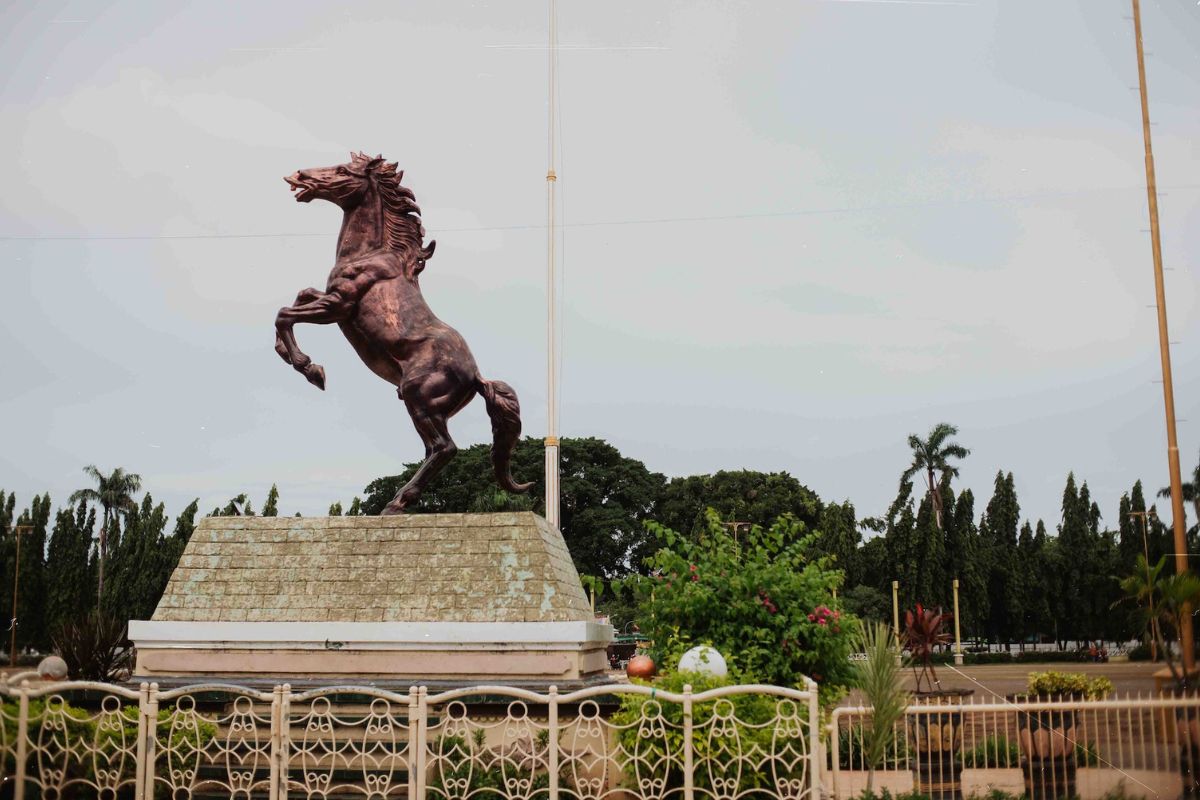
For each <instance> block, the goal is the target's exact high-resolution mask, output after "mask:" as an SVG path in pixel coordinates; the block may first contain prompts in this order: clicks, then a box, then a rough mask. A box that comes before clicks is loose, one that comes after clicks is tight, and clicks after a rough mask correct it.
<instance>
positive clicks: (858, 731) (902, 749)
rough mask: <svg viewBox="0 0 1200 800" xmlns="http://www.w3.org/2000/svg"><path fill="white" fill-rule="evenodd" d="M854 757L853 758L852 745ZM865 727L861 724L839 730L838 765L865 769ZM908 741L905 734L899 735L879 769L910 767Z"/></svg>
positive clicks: (844, 767) (846, 767)
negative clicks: (860, 725)
mask: <svg viewBox="0 0 1200 800" xmlns="http://www.w3.org/2000/svg"><path fill="white" fill-rule="evenodd" d="M852 746H853V753H854V757H853V759H851V747H852ZM864 752H865V749H864V747H863V729H862V728H861V727H859V726H854V727H852V728H842V729H841V730H840V731H838V766H840V767H841V768H842V769H857V770H863V769H866V768H867V766H868V765H867V763H866V760H865V758H864V757H863V753H864ZM908 768H909V762H908V741H907V740H906V739H905V738H904V736H903V735H901V736H897V737H896V739H895V740H894V741H893V742H892V747H889V748H888V751H887V755H886V756H885V757H884V760H883V762H882V763H881V764H880V765H879V767H878V769H908Z"/></svg>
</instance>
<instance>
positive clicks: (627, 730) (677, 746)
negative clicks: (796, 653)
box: [612, 672, 808, 797]
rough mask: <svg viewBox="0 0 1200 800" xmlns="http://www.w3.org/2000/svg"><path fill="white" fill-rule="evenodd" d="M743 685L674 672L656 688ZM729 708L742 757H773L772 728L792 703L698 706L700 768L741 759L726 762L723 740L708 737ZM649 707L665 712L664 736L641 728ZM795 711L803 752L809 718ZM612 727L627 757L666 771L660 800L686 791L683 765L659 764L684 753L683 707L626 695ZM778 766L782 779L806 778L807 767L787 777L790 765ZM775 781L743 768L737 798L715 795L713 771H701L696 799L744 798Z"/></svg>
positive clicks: (756, 699)
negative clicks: (722, 708) (717, 716)
mask: <svg viewBox="0 0 1200 800" xmlns="http://www.w3.org/2000/svg"><path fill="white" fill-rule="evenodd" d="M740 682H742V681H740V680H739V679H738V677H736V676H735V677H725V678H717V677H714V676H711V675H704V674H701V673H697V672H675V673H673V674H671V675H667V676H665V677H663V678H661V679H659V680H658V681H657V682H655V684H654V686H655V688H657V689H659V690H660V691H667V692H674V693H682V692H683V687H684V685H685V684H691V686H692V690H693V691H694V692H696V693H700V692H705V691H708V690H709V689H715V688H717V687H719V686H730V685H734V684H736V683H740ZM725 702H729V703H732V705H733V713H734V716H735V717H736V718H737V725H738V732H739V734H740V736H739V739H740V743H741V749H742V752H743V753H745V752H747V751H750V750H751V749H753V748H755V747H757V748H758V749H759V750H760V751H761V752H762V753H769V752H771V746H772V742H773V740H774V739H775V736H776V734H777V733H778V731H777V728H778V727H779V726H777V725H771V724H768V723H771V722H772V721H774V720H775V719H776V715H777V713H778V704H779V703H781V702H784V703H786V702H790V701H788V700H786V699H784V698H780V697H775V696H772V695H765V694H739V695H733V696H731V697H723V698H720V699H718V700H716V701H708V702H704V703H694V704H693V705H692V725H693V734H692V736H693V739H692V746H693V751H694V753H695V763H696V764H701V763H707V764H710V765H717V766H718V767H719V766H720V765H723V764H726V763H728V764H731V765H732V764H733V762H734V761H735V760H736V756H733V755H731V754H729V756H728V758H727V757H726V755H727V753H726V751H724V750H723V749H722V744H721V739H720V738H719V737H710V736H709V733H710V731H711V730H712V726H711V724H710V723H711V722H712V719H713V711H714V708H715V706H716V705H717V703H725ZM648 704H656V705H657V706H658V707H659V708H660V709H661V714H662V719H663V721H664V723H665V724H664V725H663V726H662V728H661V729H658V730H661V731H662V735H656V726H641V725H640V724H639V723H640V722H641V721H642V720H643V719H644V718H645V717H644V714H643V709H644V708H645V707H646V706H647V705H648ZM796 705H797V711H798V712H799V719H800V721H801V729H800V731H799V737H800V738H801V739H804V743H803V744H801V745H798V746H800V747H804V746H806V745H807V739H805V737H806V736H807V733H806V731H807V729H808V727H807V719H805V718H806V717H807V716H808V714H807V711H806V708H805V707H804V704H803V703H796ZM612 724H613V725H615V726H618V731H619V732H618V737H619V739H620V742H621V745H622V746H623V747H624V748H625V750H626V751H628V752H629V753H633V754H636V755H638V756H640V757H642V758H644V761H643V763H645V764H656V763H659V764H661V765H662V767H661V768H662V769H665V770H666V774H665V775H664V776H663V777H665V779H666V787H665V788H664V789H662V790H658V794H659V796H664V795H667V794H669V793H670V790H672V789H679V788H681V787H682V786H683V771H682V764H681V763H677V762H676V761H675V760H674V759H668V760H663V761H660V759H664V757H665V756H666V755H667V754H668V753H671V754H678V753H681V752H682V751H683V731H682V726H683V704H681V703H668V702H665V701H662V700H656V699H654V698H652V697H647V696H645V695H625V696H623V697H622V699H621V707H620V709H618V710H617V712H616V713H615V714H614V715H613V717H612ZM778 766H779V768H780V770H781V772H780V774H779V775H778V777H780V778H800V777H801V776H802V775H804V773H805V765H804V763H796V764H794V765H792V766H791V771H790V772H787V773H786V774H785V773H784V772H783V770H784V769H785V765H784V764H783V763H782V762H779V763H778ZM633 779H634V776H633V775H631V774H627V775H626V776H625V780H626V781H632V780H633ZM772 780H773V777H772V774H771V772H770V770H764V771H763V772H759V771H758V770H753V769H745V768H744V767H743V768H742V770H741V776H740V780H739V783H738V786H737V790H736V791H735V792H730V791H729V789H728V787H726V788H725V789H724V790H722V791H721V792H715V790H714V788H713V786H712V776H711V774H710V771H709V770H707V769H699V768H698V769H697V770H696V771H695V774H694V783H695V788H696V790H697V792H696V796H697V797H701V796H702V794H701V792H703V796H715V795H716V794H730V793H732V794H741V793H744V792H748V791H750V790H753V789H759V790H762V789H767V788H771V787H772V783H771V781H772Z"/></svg>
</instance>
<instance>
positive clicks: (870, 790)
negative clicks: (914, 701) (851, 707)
mask: <svg viewBox="0 0 1200 800" xmlns="http://www.w3.org/2000/svg"><path fill="white" fill-rule="evenodd" d="M859 648H860V650H861V652H863V653H865V654H866V656H867V657H866V660H864V661H859V662H857V663H856V664H855V665H854V672H855V681H854V683H855V685H856V686H857V687H858V688H859V690H860V691H861V692H862V693H863V697H864V698H865V699H866V701H867V703H868V704H869V705H870V707H871V714H870V716H869V717H868V722H867V724H866V725H865V726H864V730H863V758H864V760H865V761H866V762H867V791H866V793H867V795H870V796H874V789H875V770H877V769H879V768H880V767H882V766H884V763H885V762H886V760H887V756H888V751H889V750H893V749H894V748H893V744H894V742H895V739H896V724H897V723H898V722H900V720H902V719H904V712H905V709H907V708H908V703H909V700H910V698H909V695H908V692H907V691H906V690H905V689H904V687H903V686H901V685H900V664H899V663H897V659H896V639H895V634H894V632H893V631H892V629H891V627H890V626H889V625H886V624H885V623H882V622H864V623H863V625H862V631H861V633H860V639H859Z"/></svg>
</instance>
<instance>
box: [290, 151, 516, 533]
mask: <svg viewBox="0 0 1200 800" xmlns="http://www.w3.org/2000/svg"><path fill="white" fill-rule="evenodd" d="M403 177H404V173H403V172H397V171H396V164H394V163H392V164H388V163H386V162H385V161H384V159H383V157H382V156H378V157H376V158H370V157H369V156H366V155H364V154H363V153H357V154H355V153H352V154H351V156H350V162H349V163H348V164H339V165H337V166H333V167H319V168H316V169H302V170H300V171H299V172H297V173H295V174H293V175H290V176H288V177H287V178H284V180H286V181H287V182H288V184H289V185H290V186H291V187H292V191H293V192H295V196H296V200H297V202H301V203H307V202H309V201H310V200H313V199H318V200H328V201H329V202H331V203H333V204H335V205H337V206H338V207H340V208H341V209H342V211H343V212H344V216H343V218H342V230H341V233H339V234H338V242H337V260H336V262H335V263H334V265H333V271H332V272H330V273H329V280H328V282H327V284H326V287H325V291H323V292H322V291H320V290H319V289H304V290H303V291H301V292H300V293H299V294H298V295H296V302H295V304H294V305H292V306H289V307H287V308H282V309H280V310H279V314H278V315H277V316H276V317H275V352H277V353H279V356H280V358H282V359H283V360H284V361H286V362H287V363H289V364H291V365H292V366H293V367H295V368H296V371H297V372H300V373H301V374H303V375H304V377H306V378H308V382H309V383H311V384H312V385H313V386H316V387H317V388H318V389H321V390H324V389H325V370H324V369H323V368H322V367H320V366H319V365H317V364H314V363H313V361H312V359H311V358H309V357H308V356H306V355H305V354H304V353H303V352H301V350H300V347H299V345H297V344H296V337H295V334H294V333H293V331H292V328H293V326H295V325H296V323H298V322H308V323H313V324H316V325H328V324H330V323H334V322H336V323H337V324H338V326H339V327H340V328H341V329H342V333H343V334H345V336H346V338H347V339H349V340H350V344H351V345H352V346H353V347H354V350H355V351H356V352H357V353H358V355H359V358H361V359H362V360H363V363H365V364H366V365H367V366H368V367H370V368H371V371H372V372H374V373H375V374H376V375H378V376H379V377H381V378H383V379H384V380H385V381H387V382H388V383H391V384H392V385H394V386H395V387H396V389H397V393H398V394H399V395H400V399H401V400H403V401H404V405H405V406H406V407H407V408H408V413H409V416H411V417H412V421H413V425H414V426H416V429H417V433H418V434H419V435H420V436H421V441H423V442H424V443H425V461H424V463H423V464H421V466H420V468H419V469H418V470H417V472H416V474H415V475H413V477H412V480H410V481H409V482H408V483H407V484H405V486H404V487H403V488H402V489H401V490H400V491H399V492H397V493H396V496H395V497H394V498H392V501H391V502H390V503H388V505H387V507H386V508H385V509H384V510H383V513H384V514H400V513H403V511H404V509H405V507H407V506H409V505H411V504H412V503H413V502H414V501H415V500H416V499H417V498H418V497H419V496H420V495H421V492H422V491H423V490H424V489H425V487H426V486H428V485H429V482H430V481H431V480H433V478H434V476H435V475H437V474H438V472H440V471H441V470H442V468H443V467H445V466H446V464H447V463H448V462H449V461H450V459H452V458H453V457H454V454H455V453H456V452H458V449H457V448H456V447H455V446H454V441H453V440H452V439H451V438H450V432H449V430H448V429H447V427H446V423H447V421H448V420H449V419H450V417H452V416H454V415H455V414H457V413H458V412H459V411H461V410H462V409H463V407H464V406H465V405H466V404H467V403H469V402H471V400H472V399H473V398H474V397H475V395H476V394H481V395H483V401H484V403H486V404H487V413H488V416H489V417H491V420H492V464H493V466H494V468H495V472H496V481H497V483H499V484H500V486H501V487H503V488H504V489H507V490H508V491H510V492H525V491H528V490H529V487H530V486H532V484H530V483H517V482H516V481H514V480H513V477H512V474H511V472H510V469H509V462H510V461H511V458H512V451H513V448H514V447H515V446H516V443H517V439H519V438H520V436H521V406H520V404H519V403H518V402H517V395H516V392H514V391H513V390H512V388H511V387H510V386H509V385H508V384H506V383H504V382H503V381H489V380H484V379H483V378H482V377H480V375H479V368H478V367H477V366H476V365H475V358H474V356H472V355H471V350H470V348H468V347H467V343H466V342H465V341H463V338H462V336H461V335H460V334H459V332H458V331H456V330H454V328H451V327H450V326H449V325H447V324H446V323H444V322H442V321H441V320H440V319H438V318H437V317H436V316H434V313H433V312H432V311H431V310H430V309H429V306H428V305H426V303H425V298H424V297H422V296H421V287H420V285H419V283H418V282H417V278H418V276H420V274H421V271H422V270H423V269H425V264H426V262H427V261H429V259H430V258H431V257H432V256H433V249H434V246H435V244H436V243H435V242H433V241H430V242H429V244H428V246H426V245H425V244H424V240H425V229H424V227H423V226H422V225H421V217H420V214H421V209H420V208H418V207H417V204H416V198H415V197H414V196H413V193H412V191H411V190H409V189H407V188H405V187H404V186H401V185H400V180H401V178H403Z"/></svg>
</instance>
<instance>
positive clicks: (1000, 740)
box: [959, 734, 1021, 769]
mask: <svg viewBox="0 0 1200 800" xmlns="http://www.w3.org/2000/svg"><path fill="white" fill-rule="evenodd" d="M959 759H960V763H961V764H962V766H964V767H968V768H970V769H992V768H995V767H1019V766H1020V765H1021V748H1020V747H1019V746H1018V745H1017V743H1016V742H1010V741H1009V740H1008V737H1007V736H1005V735H1004V734H998V735H995V736H988V737H987V738H986V739H984V740H983V741H982V742H980V743H979V744H977V745H975V747H974V748H972V749H971V750H967V751H965V752H963V753H961V754H959Z"/></svg>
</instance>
